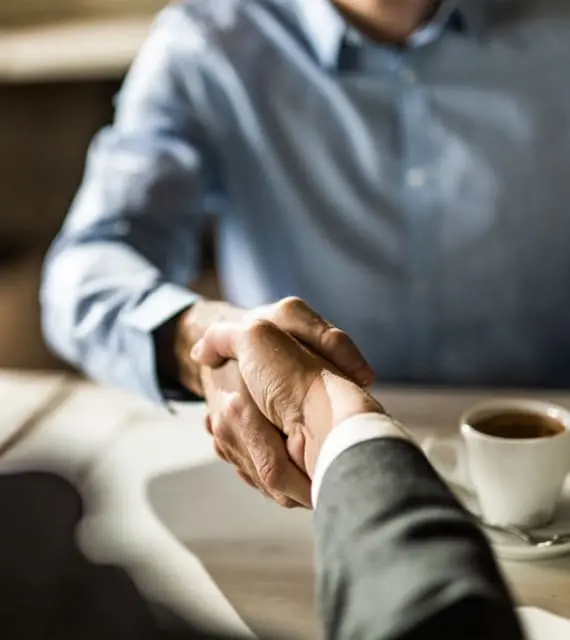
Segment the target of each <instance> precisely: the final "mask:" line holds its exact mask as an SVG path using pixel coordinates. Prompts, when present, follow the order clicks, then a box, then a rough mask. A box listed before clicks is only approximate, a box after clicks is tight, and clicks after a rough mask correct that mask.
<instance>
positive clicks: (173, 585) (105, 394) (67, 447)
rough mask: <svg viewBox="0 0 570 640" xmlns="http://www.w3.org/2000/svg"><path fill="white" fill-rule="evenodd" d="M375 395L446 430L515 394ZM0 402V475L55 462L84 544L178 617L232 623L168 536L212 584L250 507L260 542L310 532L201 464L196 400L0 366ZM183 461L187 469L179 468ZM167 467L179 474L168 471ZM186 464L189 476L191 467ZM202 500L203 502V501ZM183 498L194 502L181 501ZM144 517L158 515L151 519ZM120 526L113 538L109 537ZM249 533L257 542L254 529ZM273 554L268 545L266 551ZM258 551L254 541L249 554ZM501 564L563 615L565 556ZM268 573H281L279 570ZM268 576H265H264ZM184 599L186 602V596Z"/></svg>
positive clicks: (239, 602) (221, 469) (417, 421)
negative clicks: (80, 494) (70, 489)
mask: <svg viewBox="0 0 570 640" xmlns="http://www.w3.org/2000/svg"><path fill="white" fill-rule="evenodd" d="M376 393H377V396H378V397H379V398H380V399H381V401H382V402H383V404H384V405H385V407H386V408H387V409H388V410H389V411H390V413H391V414H392V415H394V416H395V417H397V418H398V419H399V420H400V421H402V422H403V423H404V424H406V425H407V426H408V427H409V428H410V429H411V430H412V431H413V432H414V433H415V434H416V435H417V436H418V437H419V438H423V437H426V436H431V435H449V434H453V433H454V432H455V431H456V429H457V421H458V418H459V415H460V414H461V413H462V411H463V410H464V409H466V408H467V407H469V406H471V405H473V404H475V403H477V402H479V401H482V400H487V399H490V398H491V397H504V396H505V395H508V396H513V395H518V394H513V393H508V394H505V393H497V392H485V391H473V392H471V391H461V392H457V391H453V392H450V391H446V390H432V391H427V390H420V389H409V390H401V389H378V390H377V392H376ZM520 395H523V396H525V397H538V398H541V399H549V400H551V401H553V402H556V403H558V404H562V405H564V406H567V407H569V408H570V393H536V392H530V393H524V392H520ZM0 400H1V401H2V405H3V411H2V413H1V416H0V473H6V472H10V471H14V470H21V469H46V470H54V471H57V472H59V473H62V474H63V475H65V476H66V477H69V478H70V479H71V480H72V481H74V482H75V483H77V484H79V485H80V486H81V487H83V488H84V489H85V491H86V495H87V498H88V501H90V504H91V505H94V506H93V513H94V514H95V515H94V516H93V517H92V518H90V519H89V518H88V520H89V522H88V523H87V524H88V525H89V526H87V525H86V526H85V527H84V531H83V533H84V538H85V545H86V548H88V549H91V551H90V552H91V553H92V555H93V557H94V558H95V559H98V558H100V559H102V560H111V561H116V562H122V563H123V564H125V565H126V566H128V567H130V568H132V570H133V571H134V572H135V573H136V574H137V577H138V579H139V583H140V584H141V585H142V586H143V587H144V588H146V589H148V590H149V591H154V592H155V593H154V595H155V596H156V595H157V593H158V597H160V598H162V599H164V600H165V601H167V602H168V601H169V602H170V603H171V604H172V606H173V607H174V608H175V609H176V610H177V611H178V612H179V613H181V614H182V615H187V616H195V615H196V607H200V606H202V605H204V610H205V611H206V613H205V614H204V616H205V618H204V619H206V620H208V619H209V620H210V622H211V621H212V619H213V618H216V617H219V618H220V619H223V621H224V622H223V624H222V625H221V626H222V627H223V626H224V624H226V625H229V626H232V625H233V627H234V628H240V622H239V619H238V618H237V617H236V616H235V612H233V609H232V608H231V606H230V605H229V601H228V600H226V599H225V598H224V596H223V595H221V592H220V591H219V590H217V588H216V587H215V586H212V587H211V588H210V587H208V588H205V589H203V590H202V591H203V593H201V594H198V595H197V594H196V593H195V589H194V587H193V586H192V584H193V580H194V579H196V580H197V581H199V582H200V581H202V582H201V584H204V582H203V581H204V579H205V578H204V576H205V575H207V574H205V572H204V571H203V567H202V565H201V563H200V562H199V561H198V560H197V558H195V557H194V556H193V555H192V554H190V553H189V552H188V551H187V549H186V548H185V547H184V546H183V544H180V542H179V540H177V539H176V538H177V537H178V538H180V540H181V541H182V542H183V543H184V544H187V545H188V546H190V547H191V548H193V550H194V551H196V553H197V554H198V556H200V558H201V559H202V560H203V561H204V562H205V563H206V565H207V566H208V568H209V569H212V568H213V569H214V573H216V571H217V572H218V574H219V580H221V582H223V580H224V576H223V573H224V571H223V566H224V564H228V566H230V567H231V566H232V563H233V564H234V566H237V565H238V564H239V563H240V562H241V563H242V564H243V563H244V562H246V561H247V558H248V553H249V555H250V556H254V555H257V552H256V551H255V550H256V547H255V544H257V543H256V542H255V539H252V540H253V542H252V544H250V545H249V547H248V548H247V549H246V547H244V546H243V544H241V542H240V544H241V546H240V548H239V550H238V551H237V552H236V550H235V545H234V547H232V537H231V536H232V534H231V531H237V532H239V531H240V530H239V527H240V526H241V527H245V526H246V525H248V523H249V524H250V523H251V522H254V521H255V518H256V517H257V516H256V514H257V513H258V512H257V511H256V510H258V509H262V511H259V514H262V518H263V521H265V522H268V521H269V524H268V527H269V528H268V529H267V531H265V534H264V535H265V538H263V544H264V545H265V547H264V548H265V550H266V551H267V543H268V539H267V535H269V533H268V532H270V530H271V526H274V530H275V531H279V532H283V536H282V539H281V540H279V541H276V542H275V544H276V545H277V546H278V545H279V544H287V540H296V538H295V536H296V531H297V530H299V531H301V530H303V535H307V531H309V528H308V526H307V522H308V521H307V519H306V516H305V515H303V514H299V513H296V512H294V513H291V512H288V511H284V510H280V509H278V508H277V507H274V506H273V505H268V504H267V502H260V501H262V499H261V498H259V497H258V496H257V495H254V492H253V491H250V490H249V489H248V488H247V487H245V486H242V485H241V484H240V483H237V482H235V481H234V479H233V476H231V475H229V473H230V471H231V470H229V469H227V468H226V467H225V465H222V464H221V463H217V464H214V465H211V464H210V463H211V461H212V460H213V453H212V451H211V446H210V443H209V438H208V437H207V436H206V434H205V431H204V429H203V425H202V422H203V411H204V410H203V408H200V407H199V406H197V407H190V408H188V409H187V412H186V415H182V416H181V417H179V418H174V417H172V416H170V415H169V414H168V413H167V412H166V411H165V410H164V409H163V408H160V407H155V406H152V405H149V404H146V403H144V402H142V401H140V400H139V399H137V398H134V397H132V396H129V395H126V394H123V393H120V392H117V391H111V390H105V389H101V388H98V387H95V386H93V385H90V384H88V383H83V382H78V381H77V380H75V379H71V378H66V377H63V376H54V375H29V374H17V373H10V372H0ZM191 467H194V468H195V469H194V471H185V469H190V468H191ZM173 472H178V475H176V474H175V475H169V474H172V473H173ZM185 473H186V475H184V474H185ZM192 473H195V474H198V475H195V476H192ZM200 474H201V475H200ZM153 476H159V478H158V479H156V480H153V481H152V482H151V488H150V491H147V486H146V485H147V484H148V482H149V481H150V479H151V477H153ZM193 477H194V478H195V479H194V480H193V479H192V478H193ZM147 493H148V496H150V497H148V496H147ZM210 499H212V500H214V502H213V504H210V502H209V500H210ZM136 500H140V501H141V506H140V508H139V507H137V508H134V507H133V509H132V514H133V515H132V519H131V522H130V524H129V517H128V515H127V514H128V509H129V508H130V507H129V505H130V504H134V503H135V502H136ZM143 500H144V501H145V506H144V508H143V507H142V501H143ZM224 500H227V501H228V503H227V504H228V506H227V508H225V507H224V508H222V507H221V504H222V503H223V501H224ZM148 501H150V504H151V505H152V508H150V507H149V506H148V504H149V503H148ZM189 505H193V506H192V508H190V507H189ZM261 505H262V506H261ZM242 509H243V510H244V512H245V514H246V515H244V517H243V522H241V521H238V520H239V517H240V514H241V510H242ZM145 510H149V513H150V512H151V511H152V510H154V511H155V512H156V516H154V515H153V516H152V518H151V517H150V516H148V518H147V515H144V517H145V518H147V520H144V523H145V526H140V525H141V523H142V522H143V520H142V519H141V518H143V511H145ZM112 513H120V514H121V516H120V527H119V528H117V526H116V525H117V523H116V522H115V523H114V522H113V517H111V515H109V514H112ZM105 514H106V515H105ZM191 514H193V516H194V517H192V516H191ZM103 516H105V517H103ZM107 516H108V517H107ZM232 517H233V518H234V519H235V523H234V524H235V527H237V529H234V528H232V527H233V525H232V527H225V528H224V527H223V525H222V524H221V523H222V522H227V521H228V518H232ZM137 518H138V519H139V520H137ZM153 518H154V520H156V518H158V520H156V522H151V520H152V519H153ZM216 519H218V520H216ZM244 523H245V524H244ZM269 525H271V526H269ZM208 527H210V529H208ZM119 529H120V533H121V536H123V538H124V539H122V540H119V538H118V537H117V530H119ZM244 531H245V529H244ZM244 531H241V533H239V535H242V534H244ZM235 535H236V536H237V535H238V533H235ZM244 535H245V534H244ZM260 535H261V534H260ZM205 536H206V537H207V538H208V539H205ZM288 536H289V537H288ZM300 539H301V538H299V540H300ZM94 540H96V542H97V544H94V543H93V541H94ZM240 541H243V538H240ZM258 542H259V543H260V545H261V538H259V540H258ZM90 545H91V547H90ZM153 545H154V546H153ZM153 549H156V552H155V551H153ZM232 549H233V551H232ZM232 554H234V555H233V556H232ZM269 554H270V555H271V550H269ZM278 555H279V554H275V553H273V556H272V557H275V556H278ZM238 556H239V557H238ZM262 556H263V553H262V549H261V547H260V554H259V557H262ZM267 557H269V556H267V555H266V556H265V560H264V563H265V564H267V562H266V561H267ZM300 557H303V553H300ZM216 561H217V565H216ZM502 566H503V569H504V572H505V575H506V577H507V579H508V581H509V583H510V585H511V587H512V590H513V593H514V594H515V596H516V598H517V601H518V602H519V603H520V604H524V605H531V606H537V607H540V608H543V609H546V610H547V611H551V612H553V613H557V614H559V615H562V616H564V617H567V618H570V556H568V557H567V558H558V559H555V560H551V561H535V562H528V563H524V562H504V563H502ZM276 570H277V569H276ZM299 571H300V573H290V574H287V576H289V577H288V578H287V579H289V583H288V584H287V585H286V588H287V589H288V590H289V592H291V594H293V593H297V592H299V591H300V592H302V594H304V595H303V598H304V599H305V600H306V601H307V602H308V601H309V600H310V597H309V596H310V591H307V588H306V586H307V583H306V580H307V576H308V574H307V572H306V571H305V573H304V574H303V575H304V576H305V578H304V579H305V582H304V584H303V587H302V588H300V587H299V588H298V587H297V586H296V584H295V580H296V579H297V578H296V577H295V576H298V575H301V574H302V573H303V571H302V570H301V569H299ZM226 573H227V574H228V575H226V576H225V579H226V580H227V584H228V586H227V589H226V587H224V586H223V585H222V587H223V590H224V591H225V593H226V595H228V597H229V600H230V601H231V602H232V603H233V604H234V605H235V606H236V607H237V608H238V609H239V612H240V614H242V615H243V616H245V617H246V619H248V621H249V622H251V619H252V618H255V612H253V609H254V608H255V606H256V602H257V600H255V599H254V592H253V591H251V592H250V596H251V597H249V599H248V597H246V596H247V593H248V589H247V585H245V586H243V588H241V587H240V589H237V590H235V589H234V592H233V594H232V593H230V592H231V590H232V589H231V579H230V576H229V574H230V573H233V568H232V571H226ZM279 576H280V578H281V580H282V582H283V581H284V580H285V578H284V577H283V576H284V574H283V571H282V568H280V569H279ZM216 578H217V579H218V575H216ZM267 579H268V576H267V574H264V580H267ZM256 588H257V591H256V594H257V595H256V596H255V597H256V598H261V597H262V595H263V591H264V589H263V588H260V586H259V584H258V585H257V587H256ZM284 589H285V587H284ZM282 591H283V590H282ZM308 594H309V595H308ZM198 596H199V597H198ZM196 598H198V600H197V599H196ZM200 598H201V599H202V600H200ZM189 601H193V604H192V605H191V606H190V605H189V604H188V602H189ZM273 604H274V605H275V608H274V615H275V619H277V618H278V617H279V616H282V617H283V615H284V614H283V602H281V603H273ZM278 604H279V606H278ZM286 604H287V603H286ZM301 604H302V603H301ZM308 604H310V602H308ZM287 606H290V607H295V606H298V608H297V609H296V610H295V615H294V616H292V617H294V618H296V619H297V622H298V632H297V631H296V635H295V637H299V638H301V637H310V634H309V632H308V631H306V630H307V629H311V628H313V627H312V626H311V625H312V624H314V621H307V624H306V625H304V624H303V620H302V618H303V615H304V612H306V609H304V608H303V607H302V606H300V605H299V600H297V601H295V598H293V597H292V599H291V602H290V603H289V604H287ZM264 615H265V619H264V620H265V623H269V622H270V620H269V619H268V618H267V616H271V615H273V614H272V609H271V606H269V607H268V605H267V603H265V605H264ZM285 617H287V616H286V615H285ZM244 629H245V627H243V629H242V630H244ZM303 630H305V633H304V632H303Z"/></svg>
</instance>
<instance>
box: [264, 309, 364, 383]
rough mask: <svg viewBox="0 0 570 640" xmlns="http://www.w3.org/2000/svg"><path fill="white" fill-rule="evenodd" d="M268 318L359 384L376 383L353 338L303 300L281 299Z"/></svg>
mask: <svg viewBox="0 0 570 640" xmlns="http://www.w3.org/2000/svg"><path fill="white" fill-rule="evenodd" d="M268 318H269V320H271V321H273V322H275V324H276V325H278V326H279V328H280V329H283V331H287V332H288V333H290V334H291V335H292V336H294V337H295V338H297V339H298V340H300V341H301V342H304V343H305V344H306V345H308V346H309V347H311V349H314V350H315V351H316V352H317V353H319V354H320V355H321V356H323V357H324V358H326V359H327V360H328V361H329V362H331V363H332V364H333V365H334V366H335V367H337V368H338V369H339V370H340V371H341V373H343V374H344V375H347V376H349V377H351V378H353V379H354V381H355V382H358V383H359V384H361V385H369V384H371V383H372V381H373V380H374V371H373V370H372V368H371V367H370V365H369V364H368V363H367V362H366V360H365V358H364V356H363V355H362V354H361V353H360V351H359V349H358V347H357V346H356V345H355V344H354V342H353V341H352V340H351V339H350V338H349V336H348V335H347V334H346V333H345V332H344V331H341V330H340V329H338V328H337V327H335V326H333V325H332V324H330V323H329V322H327V321H326V320H324V319H323V318H322V317H321V316H320V315H319V314H318V313H317V312H316V311H314V310H313V309H311V307H309V305H307V304H306V303H305V302H304V301H303V300H301V299H300V298H285V299H284V300H281V301H280V302H278V303H277V304H275V305H273V306H272V307H270V310H269V316H268Z"/></svg>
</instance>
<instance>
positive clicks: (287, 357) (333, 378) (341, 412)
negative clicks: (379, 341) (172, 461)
mask: <svg viewBox="0 0 570 640" xmlns="http://www.w3.org/2000/svg"><path fill="white" fill-rule="evenodd" d="M175 334H176V336H175V352H176V354H177V368H178V372H177V373H178V378H179V380H181V381H182V382H183V383H184V384H185V386H186V387H188V388H190V389H191V390H193V391H195V392H198V393H203V395H204V396H205V397H206V399H207V402H208V407H209V417H208V421H207V428H208V430H209V432H210V433H211V435H212V436H213V438H214V442H215V448H216V452H217V454H218V455H219V456H220V458H222V459H223V460H225V461H226V462H229V463H231V464H233V465H234V467H235V468H236V470H237V472H238V474H239V475H240V476H241V477H242V479H243V480H245V481H246V482H247V483H248V484H250V485H251V486H253V487H255V488H257V489H259V490H260V491H262V492H263V493H264V494H266V495H267V496H269V497H271V498H273V499H274V500H276V501H277V502H278V503H279V504H280V505H282V506H284V507H288V508H292V507H306V508H311V480H310V479H311V478H312V476H313V473H314V469H315V464H316V460H317V457H318V455H319V452H320V449H321V447H322V445H323V442H324V441H325V439H326V438H327V436H328V434H329V433H330V432H331V430H332V429H334V427H335V426H336V425H339V424H340V423H342V422H343V421H344V420H346V419H348V418H351V417H353V416H355V415H358V414H362V413H384V410H383V408H382V406H381V405H380V404H379V403H378V402H377V401H376V400H374V399H373V398H372V397H371V396H370V395H369V394H368V393H367V392H366V391H365V387H366V386H367V385H369V384H370V383H371V382H372V380H373V372H372V370H371V368H370V367H369V366H368V365H367V363H366V361H365V360H364V358H363V356H362V355H361V354H360V352H359V351H358V349H357V347H356V346H355V345H354V343H353V342H352V340H351V339H350V338H349V337H348V336H347V335H346V334H345V333H344V332H343V331H341V330H340V329H337V328H336V327H334V326H332V325H330V324H329V323H327V322H326V321H325V320H323V319H322V318H321V317H320V316H319V315H318V314H316V313H315V312H314V311H313V310H311V309H310V308H309V307H308V306H307V305H306V304H305V303H304V302H303V301H302V300H299V299H297V298H287V299H285V300H282V301H281V302H278V303H277V304H274V305H271V306H267V307H263V308H259V309H255V310H253V311H243V310H239V309H236V308H234V307H230V306H229V305H225V304H222V303H210V302H198V303H196V305H194V306H193V307H192V308H191V309H189V310H188V311H187V312H185V313H184V314H183V315H182V316H180V317H179V318H178V319H177V324H176V331H175Z"/></svg>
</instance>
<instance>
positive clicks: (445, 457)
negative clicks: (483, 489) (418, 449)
mask: <svg viewBox="0 0 570 640" xmlns="http://www.w3.org/2000/svg"><path fill="white" fill-rule="evenodd" d="M422 449H423V451H424V453H425V455H426V457H427V458H428V460H429V461H430V462H431V464H432V465H433V467H434V468H435V470H436V471H437V472H438V473H439V475H440V476H441V477H442V478H443V479H444V480H445V481H446V482H448V483H449V484H454V485H457V486H459V487H461V488H462V489H467V490H468V491H472V485H471V479H470V478H469V474H468V471H467V460H466V456H465V449H464V447H463V443H462V442H460V441H458V440H456V439H453V438H426V439H425V440H424V441H423V442H422Z"/></svg>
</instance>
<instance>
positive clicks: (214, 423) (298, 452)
mask: <svg viewBox="0 0 570 640" xmlns="http://www.w3.org/2000/svg"><path fill="white" fill-rule="evenodd" d="M202 380H203V388H204V392H205V394H206V397H207V398H208V408H209V414H210V415H209V417H208V420H207V427H208V431H209V432H210V434H211V435H212V436H213V438H214V447H215V449H216V452H217V454H218V456H219V457H220V458H221V459H222V460H224V461H226V462H229V463H230V464H233V465H234V467H235V469H236V471H237V473H238V474H239V476H240V477H241V478H242V479H243V480H245V482H247V483H248V484H249V485H250V486H252V487H254V488H255V489H258V490H259V491H261V492H262V493H263V494H264V495H266V496H268V497H270V498H272V499H273V500H275V501H276V502H277V503H278V504H280V505H281V506H283V507H286V508H294V507H306V508H310V506H311V498H310V491H311V489H310V482H309V479H308V477H307V475H306V474H305V472H304V457H303V452H304V443H299V442H297V441H296V440H295V439H291V440H286V439H285V438H284V437H283V435H282V433H281V432H279V431H278V430H277V429H276V428H275V427H274V426H273V425H272V424H271V423H270V422H269V421H268V420H267V418H266V417H265V416H264V415H263V414H262V413H261V412H260V411H259V409H258V408H257V405H256V404H255V403H254V402H253V401H252V399H251V397H250V395H249V391H248V389H247V387H246V385H245V384H244V382H243V379H242V377H241V373H240V370H239V367H238V365H237V363H236V362H228V363H227V364H225V365H223V366H221V367H219V368H217V369H209V368H203V374H202Z"/></svg>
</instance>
